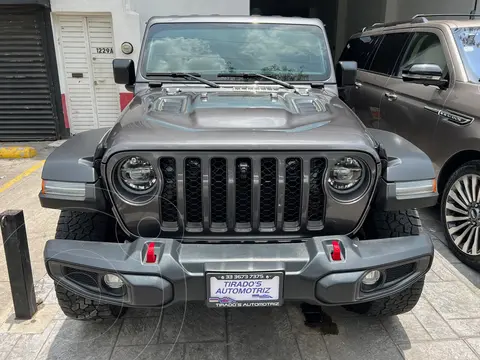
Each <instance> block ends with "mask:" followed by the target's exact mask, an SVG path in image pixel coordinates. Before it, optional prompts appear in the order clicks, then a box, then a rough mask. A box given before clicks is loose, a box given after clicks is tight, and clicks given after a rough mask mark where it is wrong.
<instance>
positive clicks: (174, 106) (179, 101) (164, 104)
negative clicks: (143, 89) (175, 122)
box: [154, 96, 185, 114]
mask: <svg viewBox="0 0 480 360" xmlns="http://www.w3.org/2000/svg"><path fill="white" fill-rule="evenodd" d="M184 107H185V97H176V96H171V97H168V98H161V99H159V100H157V101H156V103H155V105H154V108H155V110H156V111H160V112H168V113H170V114H180V113H182V112H184Z"/></svg>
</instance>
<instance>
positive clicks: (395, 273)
mask: <svg viewBox="0 0 480 360" xmlns="http://www.w3.org/2000/svg"><path fill="white" fill-rule="evenodd" d="M414 271H415V263H410V264H405V265H400V266H396V267H393V268H390V269H387V271H386V276H385V283H389V282H392V281H396V280H399V279H402V278H404V277H406V276H408V275H410V274H411V273H413V272H414Z"/></svg>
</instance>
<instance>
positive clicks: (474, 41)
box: [452, 27, 480, 83]
mask: <svg viewBox="0 0 480 360" xmlns="http://www.w3.org/2000/svg"><path fill="white" fill-rule="evenodd" d="M452 31H453V36H454V37H455V41H456V43H457V47H458V50H459V51H460V56H461V57H462V60H463V63H464V65H465V68H466V69H467V74H468V77H469V79H470V81H471V82H475V83H478V82H480V27H464V28H455V29H453V30H452Z"/></svg>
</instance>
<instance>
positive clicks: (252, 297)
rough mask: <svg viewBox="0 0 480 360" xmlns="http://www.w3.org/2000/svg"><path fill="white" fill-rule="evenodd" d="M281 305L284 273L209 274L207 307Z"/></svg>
mask: <svg viewBox="0 0 480 360" xmlns="http://www.w3.org/2000/svg"><path fill="white" fill-rule="evenodd" d="M281 305H283V273H281V272H268V273H235V274H233V273H208V274H207V306H208V307H269V306H281Z"/></svg>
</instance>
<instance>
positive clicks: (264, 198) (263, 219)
mask: <svg viewBox="0 0 480 360" xmlns="http://www.w3.org/2000/svg"><path fill="white" fill-rule="evenodd" d="M260 168H261V174H260V226H261V227H269V228H273V227H274V226H275V219H276V216H275V215H276V213H277V212H276V205H277V177H278V176H277V159H275V158H265V159H262V161H261V167H260Z"/></svg>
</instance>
